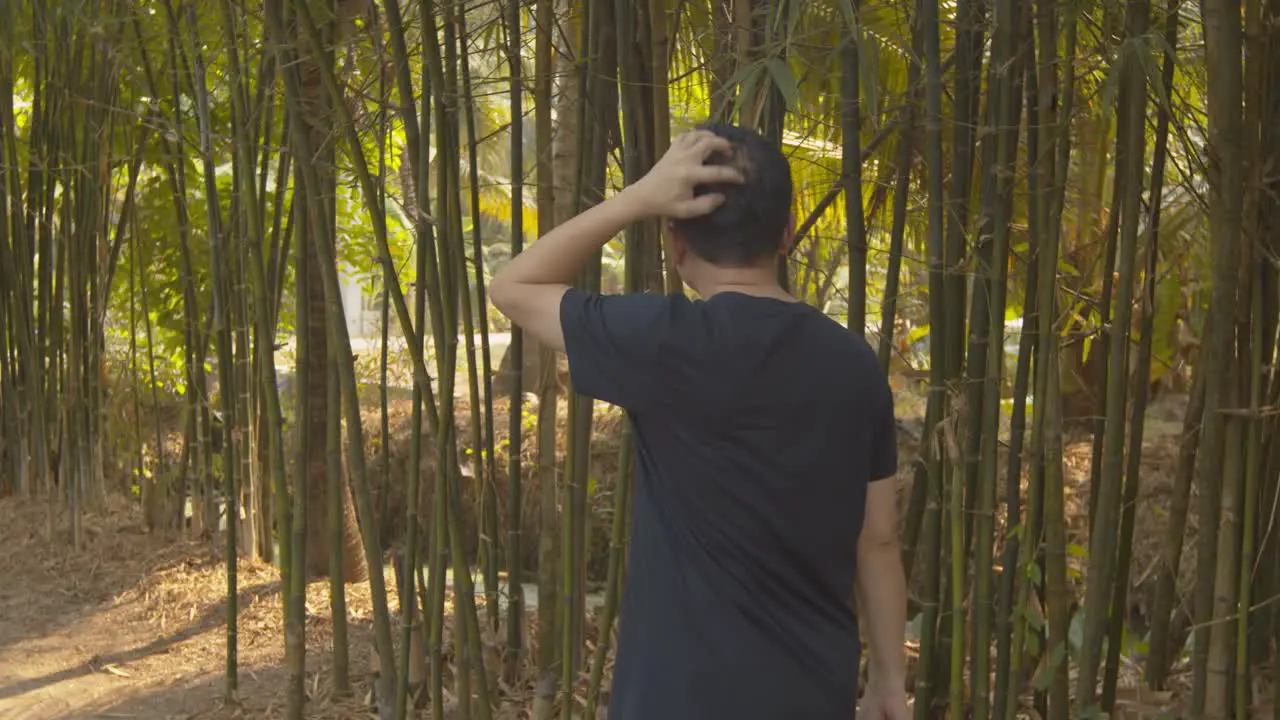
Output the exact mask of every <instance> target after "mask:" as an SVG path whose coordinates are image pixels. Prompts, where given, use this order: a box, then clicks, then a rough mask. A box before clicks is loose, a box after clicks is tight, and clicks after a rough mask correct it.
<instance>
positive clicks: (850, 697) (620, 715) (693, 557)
mask: <svg viewBox="0 0 1280 720" xmlns="http://www.w3.org/2000/svg"><path fill="white" fill-rule="evenodd" d="M560 315H561V318H560V319H561V326H562V327H563V330H564V337H565V346H566V350H567V352H568V354H569V363H570V371H571V373H572V378H573V382H574V385H575V387H576V388H577V389H578V390H580V391H581V392H583V393H585V394H588V395H592V396H595V397H599V398H601V399H604V400H607V401H609V402H613V403H615V404H617V405H620V406H622V407H624V408H626V409H627V410H628V411H629V413H630V415H631V418H632V421H633V424H634V427H635V432H636V438H637V448H638V470H639V472H638V484H637V487H636V492H635V503H634V513H635V515H634V526H633V534H632V538H631V545H630V551H629V564H628V572H627V576H626V588H625V596H624V600H623V612H622V620H621V622H622V632H621V640H620V647H619V656H618V661H617V665H616V667H615V675H614V689H613V696H612V703H611V706H610V718H611V720H657V719H661V720H681V719H682V718H690V719H693V718H698V719H699V720H706V719H707V718H721V717H723V718H732V719H733V720H749V719H753V718H759V719H760V720H765V719H772V718H778V719H779V720H781V719H783V718H809V719H814V720H822V719H824V718H832V720H835V719H836V718H840V720H847V719H848V718H849V717H851V716H852V714H853V710H854V706H855V703H856V694H857V668H858V658H859V645H858V632H857V624H856V621H855V618H854V615H853V611H852V604H851V603H852V597H853V580H854V571H855V560H856V551H857V539H858V533H859V530H860V528H861V525H862V521H863V511H864V505H865V499H866V492H867V484H868V482H870V481H873V480H876V479H879V478H883V477H887V476H890V475H892V474H893V473H894V471H895V469H896V450H895V447H896V446H895V442H894V439H895V438H894V423H893V404H892V403H893V400H892V394H891V392H890V391H889V387H888V385H887V383H886V381H885V379H884V376H883V375H882V374H881V372H880V370H879V368H878V366H877V363H876V361H875V357H874V355H873V353H872V352H871V350H870V348H869V347H868V346H867V344H866V343H865V342H864V341H863V340H862V339H861V338H858V337H856V336H855V335H853V334H852V333H849V332H848V331H847V330H845V329H844V328H842V327H840V325H838V324H837V323H835V322H834V321H832V320H831V319H829V318H827V317H825V316H824V315H823V314H822V313H820V312H819V311H817V310H816V309H814V308H812V307H810V306H807V305H804V304H802V303H792V302H786V301H782V300H777V299H772V298H766V297H755V296H751V295H745V294H741V293H734V292H721V293H717V294H716V295H714V296H713V297H711V298H710V299H709V300H707V301H705V302H703V301H698V302H693V301H689V300H687V299H685V298H684V297H682V296H676V295H671V296H659V295H641V296H617V297H600V296H589V295H585V294H582V293H578V292H576V291H569V292H568V293H566V294H565V296H564V298H563V300H562V301H561V309H560Z"/></svg>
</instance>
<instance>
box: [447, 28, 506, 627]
mask: <svg viewBox="0 0 1280 720" xmlns="http://www.w3.org/2000/svg"><path fill="white" fill-rule="evenodd" d="M455 18H456V20H457V26H458V29H457V32H458V50H457V53H458V62H457V66H458V67H459V68H460V72H461V80H462V88H461V95H460V100H461V103H462V108H463V118H464V121H465V122H466V130H467V163H468V168H469V171H470V182H469V183H468V190H469V191H470V197H469V199H470V205H471V238H472V249H473V255H472V266H473V268H474V272H475V282H476V298H477V303H476V308H478V313H477V312H476V311H475V310H474V309H473V307H472V302H471V288H470V287H469V286H468V280H467V273H466V264H465V257H466V253H465V251H464V250H463V249H462V248H461V247H459V252H458V255H459V258H460V259H462V261H463V268H462V275H461V276H460V277H459V281H458V282H459V285H460V293H459V294H460V296H461V299H462V332H463V334H464V335H465V336H466V345H465V350H466V354H467V389H468V393H469V397H470V405H471V408H470V410H471V448H472V457H473V463H472V467H473V468H474V472H475V480H476V484H477V486H478V489H479V492H478V493H477V496H478V498H479V509H480V518H481V532H480V567H481V570H482V571H483V572H484V591H485V613H486V616H487V617H488V620H489V627H490V628H491V629H492V631H493V632H497V630H498V617H499V615H498V556H499V555H500V554H501V549H500V548H499V546H498V536H499V533H500V529H499V521H498V488H497V485H496V482H497V478H496V477H495V476H494V474H493V473H491V472H490V470H491V469H492V466H491V464H490V463H491V459H492V453H491V452H489V448H488V447H487V446H486V442H485V438H486V437H488V438H492V437H493V432H492V430H493V428H492V425H493V420H492V417H493V413H492V412H491V411H490V412H485V413H483V414H482V413H481V409H480V403H481V397H482V396H481V394H480V376H481V373H483V376H484V378H485V383H486V385H487V388H488V389H489V390H492V385H493V381H492V373H491V371H490V359H489V342H488V325H489V323H488V320H487V315H488V310H487V307H486V306H485V302H484V241H483V236H482V233H481V218H480V162H479V159H478V155H479V150H478V145H479V142H480V141H479V138H477V137H476V118H475V115H476V110H475V98H474V96H473V95H472V92H471V69H470V66H471V56H470V53H469V51H468V50H467V44H468V42H470V36H469V35H468V33H467V24H466V12H465V9H463V10H462V11H460V12H457V13H456V14H455ZM512 122H513V123H515V122H519V116H518V115H516V116H513V117H512ZM459 189H460V188H459ZM520 212H521V208H520V207H519V206H515V205H513V206H512V215H513V216H514V215H517V214H519V213H520ZM460 222H461V219H459V223H460ZM459 241H461V237H459ZM476 314H478V315H479V323H477V321H476ZM477 324H479V325H480V327H481V329H482V332H483V336H484V348H483V351H484V357H483V358H478V357H477V355H476V326H477ZM481 360H483V363H484V366H483V368H481V367H479V366H480V361H481ZM483 397H484V398H485V399H486V400H487V399H488V398H490V397H492V392H486V394H485V395H484V396H483ZM485 423H487V426H488V427H487V428H482V424H485Z"/></svg>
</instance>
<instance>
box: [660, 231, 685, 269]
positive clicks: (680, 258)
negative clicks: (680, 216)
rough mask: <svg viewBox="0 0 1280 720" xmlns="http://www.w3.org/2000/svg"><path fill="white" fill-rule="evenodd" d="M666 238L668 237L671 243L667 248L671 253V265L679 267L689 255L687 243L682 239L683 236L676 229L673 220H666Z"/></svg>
mask: <svg viewBox="0 0 1280 720" xmlns="http://www.w3.org/2000/svg"><path fill="white" fill-rule="evenodd" d="M666 235H667V238H669V239H670V242H671V245H670V247H669V248H668V250H669V252H670V253H671V259H672V260H673V261H674V262H673V265H675V266H676V267H680V266H681V265H683V264H684V261H685V258H686V257H688V256H689V245H688V244H687V243H686V242H685V241H684V236H682V235H681V234H680V231H679V230H677V229H676V224H675V223H674V222H670V221H668V222H667V232H666Z"/></svg>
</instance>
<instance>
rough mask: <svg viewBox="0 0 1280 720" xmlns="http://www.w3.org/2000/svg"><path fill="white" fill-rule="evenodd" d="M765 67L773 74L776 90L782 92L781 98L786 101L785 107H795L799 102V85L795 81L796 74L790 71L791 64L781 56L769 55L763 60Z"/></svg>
mask: <svg viewBox="0 0 1280 720" xmlns="http://www.w3.org/2000/svg"><path fill="white" fill-rule="evenodd" d="M765 67H767V68H768V69H769V74H770V75H772V76H773V83H774V84H775V85H777V86H778V90H779V92H781V93H782V99H783V100H785V101H786V103H787V107H788V108H795V107H797V106H798V104H799V102H800V87H799V85H798V84H797V83H796V76H795V73H793V72H792V71H791V66H790V65H789V64H788V63H787V61H786V60H783V59H782V58H779V57H771V58H769V59H767V60H765Z"/></svg>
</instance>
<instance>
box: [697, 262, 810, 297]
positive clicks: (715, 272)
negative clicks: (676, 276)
mask: <svg viewBox="0 0 1280 720" xmlns="http://www.w3.org/2000/svg"><path fill="white" fill-rule="evenodd" d="M699 270H700V272H699V273H698V277H697V278H696V281H695V280H693V279H691V281H690V283H689V285H690V286H691V287H692V288H693V289H694V291H695V292H697V293H698V295H700V296H701V297H702V298H703V299H704V300H709V299H711V297H712V296H714V295H717V294H719V293H725V292H734V293H740V294H742V295H751V296H753V297H765V298H773V299H775V300H783V301H787V302H796V299H795V298H794V297H792V296H791V295H790V294H788V293H787V291H786V290H783V289H782V286H781V285H779V284H778V275H777V271H776V270H774V269H773V268H768V267H751V268H718V267H712V266H704V267H702V268H699Z"/></svg>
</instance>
